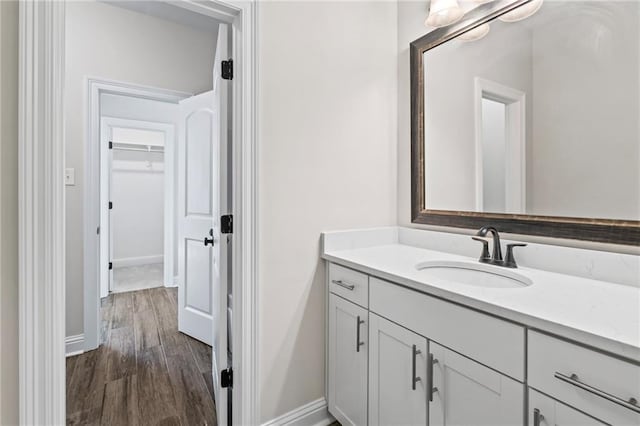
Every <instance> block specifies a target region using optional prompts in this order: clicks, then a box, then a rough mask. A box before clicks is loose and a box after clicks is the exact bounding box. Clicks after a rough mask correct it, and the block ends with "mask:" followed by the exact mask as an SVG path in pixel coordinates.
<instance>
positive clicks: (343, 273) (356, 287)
mask: <svg viewBox="0 0 640 426" xmlns="http://www.w3.org/2000/svg"><path fill="white" fill-rule="evenodd" d="M329 290H330V291H331V293H335V294H337V295H338V296H341V297H344V298H345V299H347V300H350V301H352V302H353V303H356V304H358V305H360V306H363V307H365V308H367V307H368V306H369V277H368V276H367V275H366V274H363V273H362V272H358V271H354V270H353V269H348V268H345V267H343V266H340V265H336V264H335V263H330V264H329Z"/></svg>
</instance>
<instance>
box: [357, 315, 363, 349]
mask: <svg viewBox="0 0 640 426" xmlns="http://www.w3.org/2000/svg"><path fill="white" fill-rule="evenodd" d="M356 321H357V324H356V352H360V346H362V345H364V342H361V341H360V324H364V320H361V319H360V315H358V318H357V319H356Z"/></svg>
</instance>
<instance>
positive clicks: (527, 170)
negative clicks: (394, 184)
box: [410, 0, 640, 245]
mask: <svg viewBox="0 0 640 426" xmlns="http://www.w3.org/2000/svg"><path fill="white" fill-rule="evenodd" d="M532 3H542V5H541V6H540V7H539V9H537V10H536V11H535V13H534V14H533V15H531V16H529V17H527V18H526V19H521V20H517V21H513V20H512V19H508V18H509V17H513V16H514V15H517V14H518V13H519V11H521V10H523V9H522V8H524V7H527V6H529V7H530V8H532V7H531V6H532ZM518 8H521V9H520V10H519V9H518ZM521 15H522V14H521ZM516 17H517V16H516ZM489 28H490V31H489ZM472 30H473V31H472ZM487 31H488V32H487ZM462 39H467V40H466V41H464V40H462ZM410 61H411V64H410V68H411V204H412V222H413V223H417V224H428V225H439V226H448V227H461V228H470V229H478V228H480V227H482V226H484V225H493V226H496V227H497V228H498V229H499V230H500V231H501V232H506V233H513V234H523V235H536V236H547V237H554V238H567V239H578V240H589V241H595V242H603V243H615V244H626V245H640V220H639V219H640V124H639V123H640V3H638V2H635V1H628V2H625V1H622V2H613V1H612V2H589V1H579V0H578V1H575V2H549V1H546V2H541V1H538V0H515V1H514V0H495V1H490V2H488V3H484V4H481V5H479V6H477V7H475V8H473V9H470V10H468V11H466V13H465V14H464V16H463V17H462V19H461V20H459V21H458V22H457V23H454V24H452V25H449V26H446V27H441V28H437V29H434V30H432V31H430V32H428V33H427V34H426V35H425V36H423V37H421V38H419V39H417V40H415V41H413V42H412V43H411V45H410Z"/></svg>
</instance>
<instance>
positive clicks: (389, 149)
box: [258, 1, 397, 422]
mask: <svg viewBox="0 0 640 426" xmlns="http://www.w3.org/2000/svg"><path fill="white" fill-rule="evenodd" d="M258 24H259V31H260V32H259V34H258V37H259V40H260V51H259V55H260V56H259V70H260V71H259V72H260V75H259V99H260V106H259V114H260V130H259V144H260V153H259V156H260V159H259V169H260V170H259V191H260V211H259V220H260V235H259V241H260V243H259V244H260V245H259V252H260V272H259V274H260V275H259V276H260V278H259V283H260V284H259V301H260V308H259V324H260V349H259V351H258V352H259V354H260V366H259V368H260V392H261V401H260V405H261V415H260V420H261V421H262V422H264V421H267V420H270V419H272V418H274V417H276V416H278V415H281V414H283V413H286V412H288V411H290V410H292V409H294V408H297V407H299V406H300V405H303V404H305V403H308V402H310V401H313V400H315V399H317V398H321V397H323V396H324V377H325V375H324V373H325V370H324V335H325V334H324V332H325V309H326V307H325V300H324V295H325V285H326V284H325V281H324V280H325V273H324V269H323V268H324V265H323V263H322V262H321V260H320V247H319V240H320V232H321V231H323V230H330V229H348V228H354V227H363V226H364V227H367V226H380V225H392V224H395V223H396V142H395V141H396V138H397V133H396V132H397V128H396V121H395V117H396V105H397V104H396V91H397V86H396V83H397V62H396V55H397V50H396V46H397V42H396V25H397V17H396V3H395V2H393V1H387V2H380V1H369V2H324V1H309V2H263V3H261V4H260V8H259V21H258Z"/></svg>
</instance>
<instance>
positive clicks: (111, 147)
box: [109, 141, 113, 149]
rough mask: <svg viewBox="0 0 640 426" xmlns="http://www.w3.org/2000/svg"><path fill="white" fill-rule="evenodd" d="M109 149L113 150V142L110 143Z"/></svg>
mask: <svg viewBox="0 0 640 426" xmlns="http://www.w3.org/2000/svg"><path fill="white" fill-rule="evenodd" d="M109 149H113V142H111V141H109Z"/></svg>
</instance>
